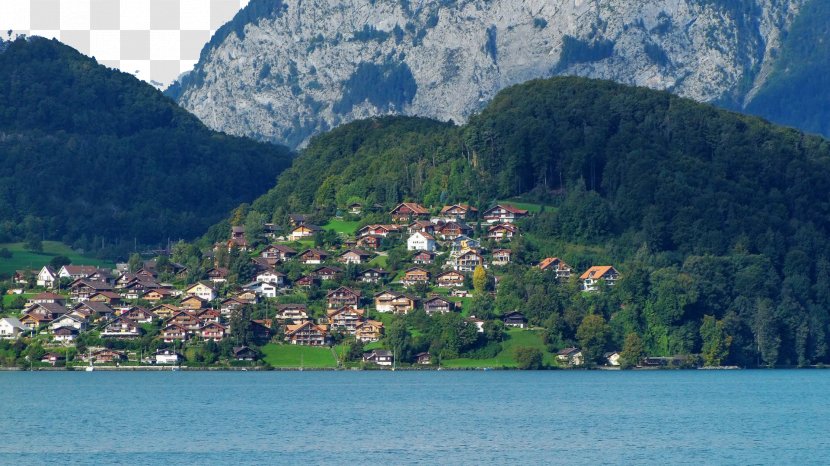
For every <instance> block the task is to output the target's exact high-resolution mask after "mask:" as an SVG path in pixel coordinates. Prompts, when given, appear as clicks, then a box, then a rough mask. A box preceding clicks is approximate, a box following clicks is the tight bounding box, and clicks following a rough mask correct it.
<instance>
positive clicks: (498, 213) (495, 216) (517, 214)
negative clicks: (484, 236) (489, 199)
mask: <svg viewBox="0 0 830 466" xmlns="http://www.w3.org/2000/svg"><path fill="white" fill-rule="evenodd" d="M483 216H484V220H485V221H486V222H487V223H513V222H515V221H516V220H517V219H520V218H522V217H526V216H527V211H526V210H523V209H518V208H516V207H513V206H511V205H507V204H497V205H495V206H493V207H490V208H489V209H487V210H485V211H484V214H483Z"/></svg>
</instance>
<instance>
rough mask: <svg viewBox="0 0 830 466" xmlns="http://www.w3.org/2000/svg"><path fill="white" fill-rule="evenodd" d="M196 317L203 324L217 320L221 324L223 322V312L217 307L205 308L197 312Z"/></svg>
mask: <svg viewBox="0 0 830 466" xmlns="http://www.w3.org/2000/svg"><path fill="white" fill-rule="evenodd" d="M196 318H197V319H199V322H201V323H203V324H206V323H209V322H216V323H217V324H219V323H221V322H222V313H221V312H219V311H217V310H216V309H204V310H202V311H200V312H198V313H197V314H196Z"/></svg>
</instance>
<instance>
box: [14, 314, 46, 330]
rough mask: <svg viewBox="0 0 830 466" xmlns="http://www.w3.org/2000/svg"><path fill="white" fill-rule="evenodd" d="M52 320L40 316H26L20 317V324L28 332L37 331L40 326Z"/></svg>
mask: <svg viewBox="0 0 830 466" xmlns="http://www.w3.org/2000/svg"><path fill="white" fill-rule="evenodd" d="M51 320H52V318H51V317H49V316H44V315H42V314H26V315H23V316H22V317H20V323H21V325H23V326H24V327H26V329H28V330H37V329H38V328H40V326H41V325H43V324H45V323H47V322H49V321H51Z"/></svg>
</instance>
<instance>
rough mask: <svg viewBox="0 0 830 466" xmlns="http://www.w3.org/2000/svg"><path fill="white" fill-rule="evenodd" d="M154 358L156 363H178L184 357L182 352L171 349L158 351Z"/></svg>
mask: <svg viewBox="0 0 830 466" xmlns="http://www.w3.org/2000/svg"><path fill="white" fill-rule="evenodd" d="M153 358H154V359H155V361H156V364H176V363H178V362H179V361H181V360H182V359H184V358H183V357H182V355H181V354H179V353H177V352H175V351H173V350H169V349H165V350H158V351H156V353H155V354H154V355H153Z"/></svg>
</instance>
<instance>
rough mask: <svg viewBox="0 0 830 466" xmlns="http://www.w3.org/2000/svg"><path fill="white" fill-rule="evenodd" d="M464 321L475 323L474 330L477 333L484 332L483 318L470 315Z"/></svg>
mask: <svg viewBox="0 0 830 466" xmlns="http://www.w3.org/2000/svg"><path fill="white" fill-rule="evenodd" d="M464 321H465V322H467V323H469V324H473V325H475V326H476V331H477V332H478V333H484V321H483V320H481V319H479V318H477V317H476V316H470V317H468V318H466V319H464Z"/></svg>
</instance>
